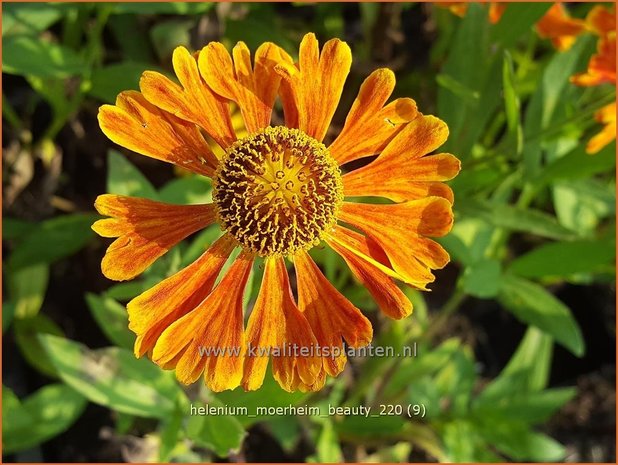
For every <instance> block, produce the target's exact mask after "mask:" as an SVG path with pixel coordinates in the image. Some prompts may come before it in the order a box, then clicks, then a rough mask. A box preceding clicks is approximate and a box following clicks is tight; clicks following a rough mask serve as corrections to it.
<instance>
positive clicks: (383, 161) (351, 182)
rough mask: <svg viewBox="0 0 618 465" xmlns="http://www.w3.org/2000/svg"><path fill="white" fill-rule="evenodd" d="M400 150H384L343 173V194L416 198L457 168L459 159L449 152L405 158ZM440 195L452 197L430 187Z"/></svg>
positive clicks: (450, 193)
mask: <svg viewBox="0 0 618 465" xmlns="http://www.w3.org/2000/svg"><path fill="white" fill-rule="evenodd" d="M406 158H407V157H406V155H405V154H404V153H397V154H394V153H393V152H386V151H385V152H384V153H383V154H382V155H380V156H379V157H378V158H376V159H375V160H374V161H372V162H371V163H369V164H368V165H366V166H363V167H362V168H359V169H357V170H354V171H352V172H350V173H347V174H345V175H344V176H343V188H344V193H345V195H346V196H382V197H386V198H389V199H391V200H393V201H395V202H401V201H404V200H412V199H417V198H419V194H421V193H422V192H423V190H424V189H419V184H421V185H422V183H427V184H428V185H427V188H426V190H427V191H429V190H430V189H431V186H432V185H433V186H436V184H437V183H436V182H439V181H447V180H449V179H452V178H454V177H455V176H457V173H459V170H460V169H461V163H460V161H459V160H458V159H457V158H456V157H455V156H453V155H451V154H449V153H441V154H437V155H429V156H425V157H421V158H413V159H410V160H406ZM434 190H436V191H437V192H438V193H439V194H438V195H439V196H440V197H444V198H447V199H448V200H449V201H451V202H452V201H453V198H452V192H450V189H449V190H445V189H444V188H442V187H437V188H436V187H434Z"/></svg>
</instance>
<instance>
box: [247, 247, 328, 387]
mask: <svg viewBox="0 0 618 465" xmlns="http://www.w3.org/2000/svg"><path fill="white" fill-rule="evenodd" d="M247 344H248V345H249V346H251V347H253V348H254V350H255V353H256V356H249V355H247V357H246V359H245V368H244V377H243V382H242V384H243V387H244V388H245V390H255V389H258V388H259V387H260V386H261V385H262V383H263V381H264V374H265V373H266V367H267V365H268V354H269V353H270V354H271V355H272V358H273V375H274V377H275V379H276V380H277V382H278V383H279V384H280V385H281V387H282V388H283V389H285V390H286V391H293V390H294V380H295V377H296V376H298V377H299V378H300V380H301V381H302V382H303V383H307V384H313V383H314V382H315V379H316V376H317V375H318V374H319V371H320V368H321V360H320V359H319V358H317V357H315V356H308V355H307V356H301V355H298V356H296V352H298V351H297V350H296V349H295V348H297V349H300V348H302V347H306V350H307V351H308V352H307V354H309V353H310V352H309V351H311V350H314V349H315V346H316V344H317V342H316V340H315V337H314V336H313V332H312V331H311V327H310V326H309V323H308V322H307V320H306V319H305V316H304V315H303V314H302V313H301V312H300V310H299V309H298V307H297V306H296V303H294V298H293V296H292V289H291V288H290V282H289V279H288V272H287V270H286V268H285V263H284V261H283V258H280V257H279V258H267V259H266V260H265V269H264V278H263V280H262V286H261V287H260V293H259V294H258V297H257V300H256V302H255V306H254V307H253V311H252V313H251V316H250V317H249V323H248V325H247ZM290 349H291V350H290ZM284 350H286V351H287V353H285V354H284V352H283V351H284ZM277 351H279V353H278V354H277V353H276V352H277ZM289 352H294V354H289Z"/></svg>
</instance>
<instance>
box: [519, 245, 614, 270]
mask: <svg viewBox="0 0 618 465" xmlns="http://www.w3.org/2000/svg"><path fill="white" fill-rule="evenodd" d="M615 258H616V243H615V242H614V241H613V240H611V241H601V240H596V241H585V240H581V241H571V242H552V243H549V244H543V245H541V246H540V247H537V248H536V249H534V250H532V251H530V252H528V253H526V254H524V255H520V256H519V257H517V258H516V259H515V260H513V261H512V262H511V263H510V265H509V267H508V271H510V272H511V273H514V274H516V275H519V276H522V277H524V278H542V277H558V278H568V277H569V276H571V275H574V274H576V273H594V272H595V271H599V270H602V269H604V268H605V267H607V266H608V265H609V266H611V265H613V264H614V261H615Z"/></svg>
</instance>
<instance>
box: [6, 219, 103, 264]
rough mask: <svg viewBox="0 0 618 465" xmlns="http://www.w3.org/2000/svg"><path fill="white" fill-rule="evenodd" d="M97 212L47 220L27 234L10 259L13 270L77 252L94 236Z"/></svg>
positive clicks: (51, 260) (55, 259)
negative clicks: (93, 225) (93, 229)
mask: <svg viewBox="0 0 618 465" xmlns="http://www.w3.org/2000/svg"><path fill="white" fill-rule="evenodd" d="M97 218H98V216H97V215H92V214H82V213H76V214H72V215H63V216H57V217H55V218H52V219H50V220H47V221H44V222H42V223H40V224H39V225H37V227H36V228H35V229H34V230H33V231H32V232H31V233H30V234H28V235H27V236H26V237H25V238H24V239H23V240H22V241H21V242H20V243H19V245H18V246H17V248H16V249H15V250H14V251H13V253H12V254H11V256H10V257H9V260H8V266H9V267H10V268H11V269H12V270H17V269H19V268H24V267H27V266H30V265H34V264H38V263H53V262H55V261H57V260H60V259H61V258H64V257H67V256H69V255H72V254H74V253H75V252H77V251H78V250H79V249H81V248H82V247H84V246H85V245H86V244H87V243H88V242H89V241H90V240H91V239H92V238H93V237H94V232H93V231H92V230H91V229H90V226H91V225H92V223H93V222H94V221H95V220H96V219H97Z"/></svg>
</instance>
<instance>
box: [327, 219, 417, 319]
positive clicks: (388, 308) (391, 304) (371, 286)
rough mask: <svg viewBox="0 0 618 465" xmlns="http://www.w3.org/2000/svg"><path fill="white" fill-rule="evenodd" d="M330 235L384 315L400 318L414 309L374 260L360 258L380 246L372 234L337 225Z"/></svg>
mask: <svg viewBox="0 0 618 465" xmlns="http://www.w3.org/2000/svg"><path fill="white" fill-rule="evenodd" d="M331 236H332V237H333V238H335V239H334V240H333V239H329V238H327V239H326V242H327V243H328V245H330V246H331V247H332V248H333V249H334V250H335V252H337V253H338V254H339V255H341V256H342V257H343V259H344V260H345V261H346V263H347V264H348V266H349V267H350V269H351V270H352V273H354V276H356V278H357V279H358V280H359V281H360V282H361V283H362V284H363V285H364V286H365V287H366V288H367V290H368V291H369V292H370V293H371V295H372V296H373V298H374V299H375V301H376V303H377V304H378V306H379V307H380V310H382V312H384V314H385V315H387V316H389V317H391V318H394V319H397V320H398V319H401V318H403V317H406V316H408V315H409V314H410V313H412V303H411V302H410V300H408V298H407V297H406V296H405V294H404V293H403V292H402V291H401V289H399V287H397V285H396V284H395V282H394V281H393V280H392V279H391V278H390V277H389V276H388V275H387V274H386V273H384V272H382V271H381V270H380V269H379V268H378V267H376V266H375V265H373V264H372V263H371V262H369V261H367V260H365V259H363V258H361V257H363V256H371V255H372V254H374V251H375V250H377V249H379V246H378V245H377V244H375V242H374V241H373V240H372V239H371V238H369V237H366V236H363V235H361V234H359V233H357V232H354V231H352V230H349V229H347V228H343V227H341V226H338V227H336V228H335V229H334V230H333V232H332V233H331ZM342 243H345V244H346V245H345V246H343V244H342ZM351 249H354V250H355V252H352V250H351Z"/></svg>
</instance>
